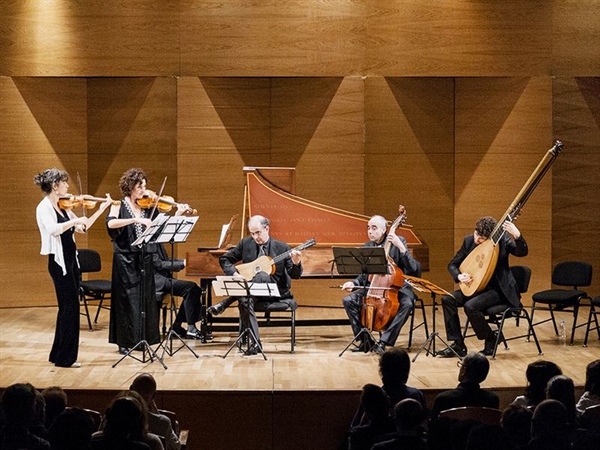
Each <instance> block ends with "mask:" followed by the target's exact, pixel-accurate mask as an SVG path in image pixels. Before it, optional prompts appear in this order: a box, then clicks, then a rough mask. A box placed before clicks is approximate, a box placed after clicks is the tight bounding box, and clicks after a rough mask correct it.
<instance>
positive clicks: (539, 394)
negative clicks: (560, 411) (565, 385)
mask: <svg viewBox="0 0 600 450" xmlns="http://www.w3.org/2000/svg"><path fill="white" fill-rule="evenodd" d="M556 375H562V371H561V370H560V367H558V366H557V365H556V364H554V363H553V362H552V361H544V360H540V361H535V362H532V363H530V364H529V365H528V366H527V370H526V372H525V376H526V377H527V387H526V388H525V393H524V395H519V396H518V397H517V398H515V400H514V401H513V403H516V404H518V405H523V406H527V407H535V406H536V405H537V404H538V403H539V402H541V401H542V400H545V399H546V385H547V384H548V381H550V378H552V377H554V376H556Z"/></svg>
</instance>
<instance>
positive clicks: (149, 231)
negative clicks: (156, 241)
mask: <svg viewBox="0 0 600 450" xmlns="http://www.w3.org/2000/svg"><path fill="white" fill-rule="evenodd" d="M169 217H170V216H169V215H168V214H165V213H161V214H159V215H158V216H156V218H155V219H154V220H153V221H152V223H151V224H150V226H149V227H148V228H146V229H145V230H144V232H143V233H142V234H141V235H140V237H139V238H137V239H136V240H135V241H133V242H132V243H131V246H132V247H133V246H136V245H142V244H147V243H148V242H150V240H151V239H152V237H153V236H154V235H155V234H156V232H157V231H158V229H159V228H160V227H161V226H162V225H163V224H164V223H165V222H166V221H167V220H168V219H169Z"/></svg>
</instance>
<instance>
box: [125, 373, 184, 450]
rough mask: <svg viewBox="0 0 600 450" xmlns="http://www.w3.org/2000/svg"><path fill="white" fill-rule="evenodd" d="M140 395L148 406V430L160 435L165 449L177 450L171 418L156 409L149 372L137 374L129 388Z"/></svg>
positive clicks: (178, 447) (154, 388) (154, 385)
mask: <svg viewBox="0 0 600 450" xmlns="http://www.w3.org/2000/svg"><path fill="white" fill-rule="evenodd" d="M129 389H130V390H132V391H135V392H137V393H138V394H140V395H141V396H142V398H143V399H144V401H145V402H146V405H147V407H148V431H150V432H151V433H154V434H156V435H158V436H162V437H163V438H164V439H165V442H166V444H167V450H179V449H180V448H181V444H180V443H179V437H178V436H177V434H175V431H173V427H172V425H171V420H170V419H169V418H168V417H167V416H165V415H164V414H161V413H160V412H159V411H158V408H157V406H156V403H155V401H154V398H155V397H156V380H155V379H154V377H153V376H152V375H151V374H149V373H143V374H141V375H138V376H137V377H136V378H135V379H134V380H133V383H132V384H131V387H130V388H129Z"/></svg>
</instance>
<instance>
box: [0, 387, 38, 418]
mask: <svg viewBox="0 0 600 450" xmlns="http://www.w3.org/2000/svg"><path fill="white" fill-rule="evenodd" d="M2 410H3V411H4V420H5V422H6V424H8V425H22V426H26V427H29V426H31V425H32V424H33V418H34V415H35V388H34V387H33V386H32V385H31V384H30V383H16V384H12V385H10V386H8V387H7V388H6V390H5V391H4V394H2Z"/></svg>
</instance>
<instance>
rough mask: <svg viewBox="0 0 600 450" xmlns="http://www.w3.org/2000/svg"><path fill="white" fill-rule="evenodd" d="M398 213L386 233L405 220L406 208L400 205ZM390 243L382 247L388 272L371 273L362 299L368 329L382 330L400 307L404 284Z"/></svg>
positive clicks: (387, 242) (365, 325) (390, 232)
mask: <svg viewBox="0 0 600 450" xmlns="http://www.w3.org/2000/svg"><path fill="white" fill-rule="evenodd" d="M399 211H400V215H399V216H398V217H397V218H396V220H394V222H393V223H392V225H391V226H390V229H389V231H388V235H390V234H392V233H396V229H397V228H398V227H399V226H401V225H402V224H403V223H404V221H405V220H406V208H404V206H402V205H400V207H399ZM391 245H392V243H391V242H390V241H386V242H385V244H384V246H383V248H384V250H385V255H386V257H387V260H388V273H387V274H385V275H379V274H378V275H371V276H370V277H369V281H370V285H369V290H368V291H367V295H366V296H365V299H364V304H363V309H362V325H363V326H364V327H366V328H367V329H368V330H369V331H383V330H385V329H386V328H387V327H388V326H389V324H390V323H391V322H392V320H394V317H396V314H397V313H398V308H399V307H400V301H399V300H398V290H399V289H400V288H402V286H403V285H404V273H403V272H402V269H400V268H399V267H398V266H397V265H396V263H395V262H394V259H393V258H392V257H391V256H390V246H391Z"/></svg>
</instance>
